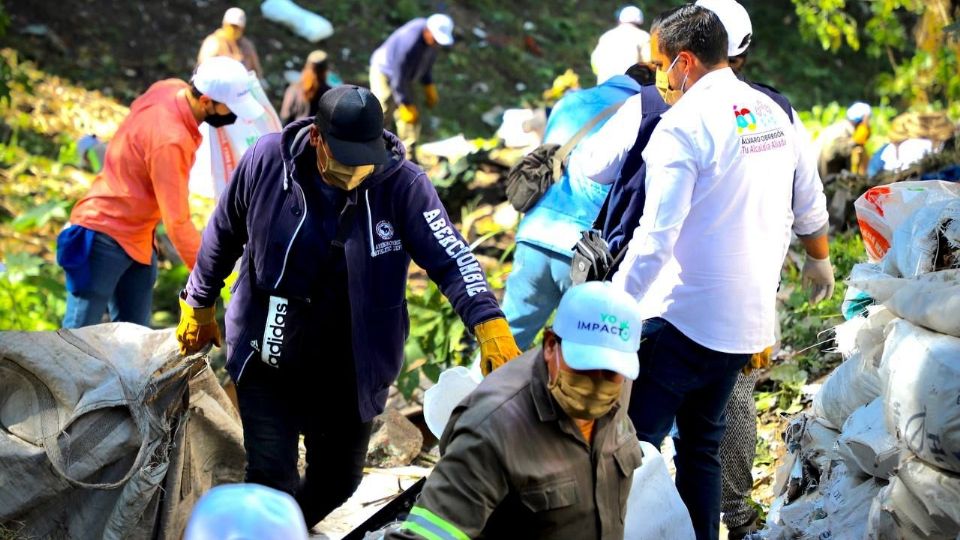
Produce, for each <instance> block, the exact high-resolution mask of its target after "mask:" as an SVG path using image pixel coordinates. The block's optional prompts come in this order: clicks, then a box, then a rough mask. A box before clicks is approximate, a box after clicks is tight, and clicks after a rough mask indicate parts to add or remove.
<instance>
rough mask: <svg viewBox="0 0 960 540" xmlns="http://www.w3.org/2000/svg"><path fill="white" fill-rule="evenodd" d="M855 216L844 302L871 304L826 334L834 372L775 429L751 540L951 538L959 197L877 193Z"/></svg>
mask: <svg viewBox="0 0 960 540" xmlns="http://www.w3.org/2000/svg"><path fill="white" fill-rule="evenodd" d="M875 190H880V191H879V192H877V191H875ZM856 206H857V211H858V217H859V218H860V225H861V230H862V231H863V233H864V234H863V236H864V240H865V241H866V242H868V253H870V255H871V259H872V260H873V261H874V262H872V263H865V264H859V265H857V266H856V267H855V268H854V270H853V272H852V273H851V276H850V279H849V280H848V283H849V285H850V290H849V291H848V294H847V298H848V299H853V298H858V297H859V299H861V300H862V299H863V298H864V297H870V298H872V300H873V305H871V306H870V307H868V308H867V310H866V311H864V312H863V313H862V314H861V315H857V316H855V317H853V318H851V319H850V320H848V321H847V322H845V323H844V324H842V325H840V326H838V327H837V328H836V346H837V349H838V351H839V352H840V353H841V354H842V355H843V359H844V361H843V363H842V364H840V366H839V367H837V368H836V370H834V371H833V372H832V373H831V374H830V375H829V377H828V378H827V379H826V381H825V382H824V384H823V386H822V388H821V389H820V391H819V392H818V393H817V394H816V396H815V397H814V402H813V410H812V413H802V414H800V415H798V416H797V417H795V418H794V419H793V420H792V421H791V423H790V426H789V427H788V429H787V433H786V434H785V439H786V441H787V446H788V449H789V454H788V455H787V457H786V461H785V463H783V464H782V466H781V467H780V469H779V470H778V475H777V476H778V479H777V483H776V484H775V490H776V493H777V494H778V497H777V499H776V500H775V501H774V503H773V505H772V506H771V509H770V512H769V514H768V519H767V523H768V525H767V528H766V529H765V530H764V531H761V532H760V533H757V536H758V537H762V538H767V539H780V538H802V539H826V538H838V539H846V538H853V539H860V538H870V539H900V538H905V539H915V538H916V539H934V538H936V539H940V538H943V539H951V540H952V539H955V538H960V269H957V268H958V267H960V186H958V185H955V184H947V183H945V182H904V183H901V184H894V185H891V186H882V187H881V188H873V189H871V190H870V191H868V192H867V193H866V194H864V196H862V197H861V198H860V199H859V200H858V201H857V203H856ZM868 229H869V231H868ZM871 242H872V244H871ZM871 248H872V249H871ZM943 268H946V269H943Z"/></svg>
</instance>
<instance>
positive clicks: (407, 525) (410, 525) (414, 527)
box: [400, 521, 444, 540]
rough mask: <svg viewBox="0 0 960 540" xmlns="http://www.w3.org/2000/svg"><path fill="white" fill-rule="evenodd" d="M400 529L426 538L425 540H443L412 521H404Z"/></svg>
mask: <svg viewBox="0 0 960 540" xmlns="http://www.w3.org/2000/svg"><path fill="white" fill-rule="evenodd" d="M400 528H401V529H409V530H410V531H411V532H413V533H416V534H419V535H420V536H422V537H424V538H426V539H427V540H444V539H443V538H440V537H439V536H437V535H435V534H433V533H432V532H430V531H428V530H427V529H424V528H423V527H421V526H420V525H419V524H417V523H414V522H412V521H404V522H403V525H402V526H401V527H400Z"/></svg>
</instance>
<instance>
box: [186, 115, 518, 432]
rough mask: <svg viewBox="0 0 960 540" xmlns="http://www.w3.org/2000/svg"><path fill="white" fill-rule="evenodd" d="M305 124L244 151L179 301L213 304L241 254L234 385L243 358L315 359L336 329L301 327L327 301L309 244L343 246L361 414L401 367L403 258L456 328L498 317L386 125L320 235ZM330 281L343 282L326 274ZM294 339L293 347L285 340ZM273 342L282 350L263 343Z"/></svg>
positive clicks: (231, 367) (455, 235) (369, 413)
mask: <svg viewBox="0 0 960 540" xmlns="http://www.w3.org/2000/svg"><path fill="white" fill-rule="evenodd" d="M312 121H313V119H312V118H306V119H303V120H299V121H296V122H294V123H292V124H290V125H288V126H287V127H286V128H285V129H284V130H283V132H282V133H275V134H270V135H265V136H263V137H261V138H260V139H259V140H258V141H257V142H256V144H255V145H254V146H253V147H251V148H250V149H249V150H248V151H247V152H246V154H244V156H243V158H242V159H241V160H240V163H239V164H238V166H237V169H236V170H235V171H234V173H233V176H232V178H231V180H230V183H229V184H228V186H227V191H226V192H225V193H223V194H222V195H221V197H220V200H219V202H218V204H217V208H216V210H215V211H214V214H213V216H212V217H211V219H210V221H209V223H208V224H207V227H206V229H204V232H203V240H202V242H201V246H200V253H199V255H198V257H197V263H196V266H195V267H194V269H193V272H191V274H190V279H189V280H188V282H187V287H186V291H187V302H188V303H190V304H191V305H193V306H195V307H202V306H211V305H213V304H214V303H215V302H216V299H217V297H218V296H219V294H220V289H221V288H222V287H223V284H224V279H225V278H226V277H227V276H228V275H229V274H230V272H231V271H232V270H233V268H234V264H235V263H236V261H237V259H238V258H240V260H241V261H240V275H239V278H238V279H237V281H236V284H235V285H234V290H233V295H232V297H231V300H230V305H229V306H228V308H227V316H226V341H227V370H228V371H229V372H230V376H231V377H232V378H233V380H234V381H235V382H236V383H237V385H242V384H243V377H244V373H245V370H246V369H245V368H246V367H247V365H248V364H249V363H250V362H261V361H262V362H265V363H266V364H268V365H270V366H272V367H277V368H278V369H281V370H282V369H283V368H284V366H285V365H292V364H294V363H297V362H314V361H317V362H319V361H324V360H325V359H323V358H321V355H322V352H318V351H322V350H324V349H326V348H325V347H319V346H318V345H320V344H322V343H323V341H328V342H331V341H332V342H337V340H342V339H345V338H346V336H339V335H328V334H330V333H331V332H325V329H324V328H322V327H321V328H309V327H305V326H310V325H311V324H317V323H316V322H315V321H317V320H322V317H319V318H318V317H311V316H308V315H306V314H309V313H316V311H315V310H323V309H324V308H325V306H324V305H323V303H324V299H325V298H330V297H335V296H336V294H330V291H327V294H324V291H323V290H322V287H323V286H324V285H327V284H325V283H324V280H323V276H324V275H325V273H326V270H327V268H326V267H327V266H329V261H328V260H327V259H326V258H325V257H324V255H323V254H324V253H325V252H326V251H327V250H326V249H325V248H324V249H317V245H318V242H317V241H316V239H317V238H322V240H321V242H326V243H329V242H330V241H332V240H335V241H336V242H338V243H342V245H343V250H344V259H345V262H346V273H347V296H348V299H349V300H348V301H349V306H350V327H351V333H352V335H351V336H349V338H350V339H351V345H352V350H353V356H354V363H355V368H356V375H357V395H358V398H359V399H358V401H359V403H358V405H359V411H360V417H361V418H362V420H364V421H367V420H370V419H372V418H373V417H374V416H376V415H377V414H380V413H381V412H383V407H384V405H385V403H386V399H387V392H388V390H389V387H390V384H391V383H393V381H394V380H395V379H396V377H397V374H398V373H399V372H400V368H401V366H402V365H403V346H404V342H405V341H406V339H407V336H408V334H409V329H410V320H409V317H408V315H407V304H406V300H405V293H406V283H407V269H408V268H409V266H410V260H411V257H412V258H413V260H414V261H415V262H416V263H417V264H418V265H419V266H420V267H422V268H424V269H425V270H426V271H427V274H428V275H429V276H430V279H432V280H433V281H434V282H436V283H437V285H438V286H439V287H440V290H441V291H442V292H443V294H444V295H445V296H446V297H447V298H448V299H449V300H450V303H451V304H453V307H454V309H455V310H456V312H457V314H458V315H459V316H460V317H461V318H462V319H463V321H464V323H465V324H466V325H467V327H469V328H472V327H473V326H475V325H477V324H479V323H481V322H484V321H488V320H490V319H493V318H497V317H502V316H503V313H502V312H501V311H500V307H499V305H498V304H497V300H496V298H494V296H493V294H492V292H491V291H490V287H489V285H488V284H487V280H486V276H485V275H484V273H483V270H482V269H481V267H480V265H479V263H478V262H477V260H476V258H475V257H474V256H473V254H472V253H471V252H470V248H469V246H468V245H467V243H466V242H465V241H464V239H463V237H462V236H460V233H459V232H458V231H457V229H456V228H455V227H454V226H453V223H452V222H451V220H450V217H449V216H448V215H447V211H446V209H445V208H444V207H443V203H441V202H440V198H439V197H438V196H437V191H436V189H435V188H434V187H433V184H431V183H430V180H429V179H428V178H427V176H426V174H424V172H423V171H422V170H421V169H420V168H419V167H417V166H416V165H414V164H412V163H410V162H409V161H407V160H406V159H405V158H404V155H405V153H404V148H403V145H402V144H401V143H400V141H399V140H398V139H397V138H396V136H394V135H393V134H392V133H390V132H387V131H384V140H385V143H386V145H387V148H388V149H390V151H391V154H392V156H393V157H392V159H391V160H390V162H389V163H387V164H386V165H382V166H379V167H377V169H376V170H375V171H374V173H373V174H372V175H371V176H370V177H369V178H367V179H366V180H364V182H363V183H362V184H360V186H359V187H357V188H356V189H354V190H352V191H350V192H347V193H346V194H345V199H346V202H345V207H344V210H343V211H342V212H341V213H340V216H339V218H338V229H339V230H338V233H337V234H336V238H330V237H329V233H325V232H324V227H323V218H324V216H322V215H320V214H321V213H322V211H323V208H324V205H323V204H322V201H320V200H318V198H317V197H319V196H322V195H320V191H319V190H318V189H317V188H316V186H315V185H311V184H310V183H314V182H320V181H322V180H320V178H319V174H318V172H317V169H316V164H315V163H316V158H315V149H314V148H313V147H312V146H310V144H309V142H308V141H309V137H308V133H309V127H310V125H311V123H312ZM305 188H306V189H305ZM307 239H311V240H309V241H307ZM329 286H342V285H340V282H339V281H336V280H331V281H330V282H329ZM268 316H269V319H270V321H269V324H268V321H267V319H268ZM294 334H299V335H300V336H301V337H300V340H301V341H303V342H304V343H299V342H297V341H290V340H291V336H292V335H294ZM306 336H310V337H309V339H310V340H311V341H310V342H309V343H305V338H306ZM278 340H279V341H278ZM284 340H287V342H286V344H285V348H282V349H280V348H277V347H274V346H273V345H274V343H280V342H283V341H284ZM272 349H276V350H282V353H277V354H273V353H274V352H276V351H272Z"/></svg>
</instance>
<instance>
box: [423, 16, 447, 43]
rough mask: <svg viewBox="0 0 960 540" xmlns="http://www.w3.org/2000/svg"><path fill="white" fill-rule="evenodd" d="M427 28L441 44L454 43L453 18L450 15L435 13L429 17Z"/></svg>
mask: <svg viewBox="0 0 960 540" xmlns="http://www.w3.org/2000/svg"><path fill="white" fill-rule="evenodd" d="M427 30H429V31H430V33H431V34H433V39H435V40H437V43H439V44H440V45H442V46H444V47H447V46H449V45H453V19H451V18H450V17H448V16H446V15H444V14H443V13H434V14H433V15H431V16H429V17H427Z"/></svg>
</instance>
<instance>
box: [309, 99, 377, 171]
mask: <svg viewBox="0 0 960 540" xmlns="http://www.w3.org/2000/svg"><path fill="white" fill-rule="evenodd" d="M314 122H315V123H316V124H317V127H318V128H319V129H320V133H321V134H323V138H324V140H325V141H327V144H328V145H329V146H330V150H331V151H332V152H333V157H334V159H336V160H337V161H339V162H340V163H343V164H344V165H351V166H355V165H383V164H384V163H387V162H388V161H390V153H389V152H387V147H386V144H385V143H384V140H383V108H382V107H381V106H380V101H379V100H378V99H377V97H376V96H374V95H373V92H371V91H370V90H369V89H367V88H363V87H362V86H353V85H342V86H337V87H336V88H332V89H330V90H327V91H326V92H324V94H323V95H322V96H321V97H320V104H319V107H318V109H317V116H316V118H315V119H314Z"/></svg>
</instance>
